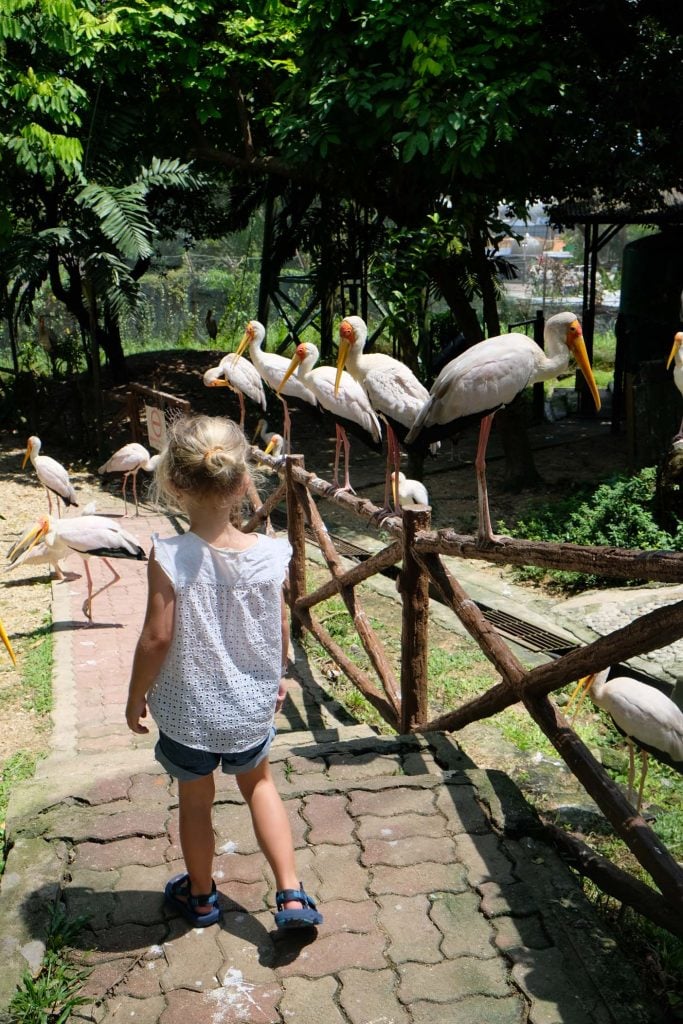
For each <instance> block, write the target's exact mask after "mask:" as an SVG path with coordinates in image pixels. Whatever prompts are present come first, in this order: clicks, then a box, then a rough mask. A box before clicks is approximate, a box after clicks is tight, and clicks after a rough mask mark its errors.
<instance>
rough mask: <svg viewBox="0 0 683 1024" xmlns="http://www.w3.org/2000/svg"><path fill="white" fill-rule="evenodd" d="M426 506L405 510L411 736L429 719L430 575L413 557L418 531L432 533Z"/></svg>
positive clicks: (404, 727) (404, 718)
mask: <svg viewBox="0 0 683 1024" xmlns="http://www.w3.org/2000/svg"><path fill="white" fill-rule="evenodd" d="M431 515H432V514H431V509H430V508H429V507H428V506H426V505H419V506H417V507H415V508H412V509H409V508H406V509H404V510H403V568H402V569H401V573H400V575H399V578H398V583H397V586H398V590H399V593H400V595H401V601H402V606H403V612H402V623H401V732H402V733H408V732H410V730H411V729H414V728H415V727H416V726H419V725H424V723H425V722H426V721H427V719H428V705H427V643H428V638H429V575H428V573H426V572H425V570H424V569H423V568H422V566H421V565H420V563H419V562H418V561H417V559H415V558H414V557H413V552H412V544H413V539H414V537H415V534H416V533H417V531H418V530H427V529H429V523H430V522H431Z"/></svg>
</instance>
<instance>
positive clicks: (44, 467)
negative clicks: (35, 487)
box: [21, 435, 78, 516]
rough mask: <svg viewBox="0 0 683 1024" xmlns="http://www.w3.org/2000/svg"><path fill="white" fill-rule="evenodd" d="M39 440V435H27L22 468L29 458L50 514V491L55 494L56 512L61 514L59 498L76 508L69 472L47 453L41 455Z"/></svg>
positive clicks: (74, 493)
mask: <svg viewBox="0 0 683 1024" xmlns="http://www.w3.org/2000/svg"><path fill="white" fill-rule="evenodd" d="M40 448H41V440H40V438H39V437H35V435H34V436H32V437H29V439H28V444H27V446H26V454H25V455H24V461H23V462H22V464H21V468H22V469H23V468H24V466H25V465H26V463H27V462H28V460H29V459H30V460H31V465H32V466H33V468H34V469H35V471H36V476H37V477H38V479H39V480H40V482H41V484H42V485H43V487H44V488H45V490H46V491H47V504H48V509H49V511H50V515H52V498H51V497H50V492H52V493H53V494H55V495H56V496H57V514H58V515H59V516H61V514H62V513H61V509H60V505H59V499H60V498H61V499H62V501H63V502H64V504H65V505H67V506H68V505H75V506H76V508H78V502H77V501H76V492H75V490H74V489H73V486H72V484H71V480H70V479H69V474H68V473H67V471H66V470H65V469H64V466H62V464H61V462H57V460H56V459H51V458H50V456H49V455H41V454H40Z"/></svg>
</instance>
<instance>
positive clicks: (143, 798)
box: [129, 775, 170, 807]
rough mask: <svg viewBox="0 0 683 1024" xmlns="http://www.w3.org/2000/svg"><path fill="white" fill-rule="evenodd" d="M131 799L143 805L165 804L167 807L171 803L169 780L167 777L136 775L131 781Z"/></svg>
mask: <svg viewBox="0 0 683 1024" xmlns="http://www.w3.org/2000/svg"><path fill="white" fill-rule="evenodd" d="M129 799H130V800H135V802H136V803H141V804H151V805H155V804H163V806H164V807H167V806H168V805H169V803H170V795H169V792H168V778H167V776H166V775H136V776H135V778H134V779H131V786H130V791H129Z"/></svg>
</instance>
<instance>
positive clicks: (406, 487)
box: [391, 473, 429, 508]
mask: <svg viewBox="0 0 683 1024" xmlns="http://www.w3.org/2000/svg"><path fill="white" fill-rule="evenodd" d="M397 481H398V486H397ZM391 487H392V491H393V494H394V498H395V501H396V504H397V505H400V506H401V508H404V506H406V505H429V493H428V491H427V488H426V487H425V485H424V484H423V483H422V481H421V480H408V479H406V475H405V473H399V474H398V477H397V476H396V474H395V473H392V474H391Z"/></svg>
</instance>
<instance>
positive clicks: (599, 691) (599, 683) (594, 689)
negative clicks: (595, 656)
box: [590, 668, 609, 702]
mask: <svg viewBox="0 0 683 1024" xmlns="http://www.w3.org/2000/svg"><path fill="white" fill-rule="evenodd" d="M608 675H609V669H608V668H604V669H603V670H602V672H596V673H595V678H594V679H593V682H592V683H591V688H590V692H591V694H592V696H593V697H594V698H595V700H596V701H597V702H599V701H601V700H602V695H603V693H604V692H605V683H606V682H607V676H608Z"/></svg>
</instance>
